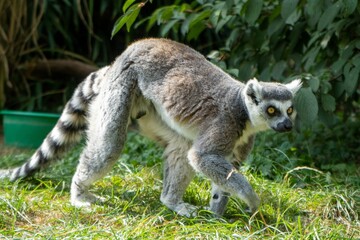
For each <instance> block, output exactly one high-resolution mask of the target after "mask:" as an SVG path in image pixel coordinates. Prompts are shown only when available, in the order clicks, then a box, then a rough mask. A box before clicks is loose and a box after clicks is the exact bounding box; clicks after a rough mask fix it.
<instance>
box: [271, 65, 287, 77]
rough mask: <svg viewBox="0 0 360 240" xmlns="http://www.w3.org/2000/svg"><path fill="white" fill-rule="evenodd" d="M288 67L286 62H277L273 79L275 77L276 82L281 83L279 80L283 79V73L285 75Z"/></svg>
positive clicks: (272, 73) (272, 75)
mask: <svg viewBox="0 0 360 240" xmlns="http://www.w3.org/2000/svg"><path fill="white" fill-rule="evenodd" d="M286 67H287V64H286V62H285V61H279V62H277V63H276V64H275V65H274V67H273V69H272V71H271V77H273V78H274V79H275V80H276V81H279V79H282V78H283V73H284V71H285V69H286Z"/></svg>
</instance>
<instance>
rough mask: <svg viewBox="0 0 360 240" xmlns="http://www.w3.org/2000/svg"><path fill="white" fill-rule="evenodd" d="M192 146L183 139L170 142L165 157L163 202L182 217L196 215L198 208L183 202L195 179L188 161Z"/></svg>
mask: <svg viewBox="0 0 360 240" xmlns="http://www.w3.org/2000/svg"><path fill="white" fill-rule="evenodd" d="M190 147H191V144H190V143H189V142H188V141H187V140H186V139H184V138H183V137H180V136H177V137H174V138H173V139H172V140H170V142H169V144H168V145H167V147H166V149H165V152H164V157H165V162H164V176H163V191H162V194H161V202H162V203H163V204H164V205H165V206H167V207H168V208H170V209H171V210H173V211H175V212H176V213H177V214H179V215H181V216H187V217H190V216H192V215H194V213H195V210H196V207H195V206H192V205H190V204H188V203H185V202H184V201H183V195H184V193H185V190H186V188H187V187H188V185H189V183H190V182H191V180H192V179H193V177H194V174H195V172H194V170H193V168H192V167H191V166H190V164H189V162H188V159H187V152H188V150H189V149H190Z"/></svg>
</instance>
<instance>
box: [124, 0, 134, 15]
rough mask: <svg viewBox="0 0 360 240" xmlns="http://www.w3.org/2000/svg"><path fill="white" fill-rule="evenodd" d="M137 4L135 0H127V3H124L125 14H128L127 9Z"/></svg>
mask: <svg viewBox="0 0 360 240" xmlns="http://www.w3.org/2000/svg"><path fill="white" fill-rule="evenodd" d="M134 2H135V0H127V1H126V2H125V3H124V6H123V8H122V10H123V12H124V13H125V12H126V9H128V8H129V7H130V6H131V4H133V3H134Z"/></svg>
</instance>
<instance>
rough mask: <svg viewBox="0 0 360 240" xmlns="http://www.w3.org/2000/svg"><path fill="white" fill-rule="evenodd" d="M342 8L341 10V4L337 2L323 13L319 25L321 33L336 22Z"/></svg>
mask: <svg viewBox="0 0 360 240" xmlns="http://www.w3.org/2000/svg"><path fill="white" fill-rule="evenodd" d="M340 8H341V6H340V3H339V2H336V3H334V4H332V5H331V6H329V7H328V8H327V9H326V10H325V12H323V14H322V15H321V17H320V20H319V22H318V25H317V28H318V30H319V31H322V30H323V29H325V28H327V27H328V26H329V25H330V24H331V23H332V22H333V21H334V19H335V17H336V16H337V14H338V12H339V10H340Z"/></svg>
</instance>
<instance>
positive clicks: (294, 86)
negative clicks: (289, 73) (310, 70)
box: [285, 79, 302, 96]
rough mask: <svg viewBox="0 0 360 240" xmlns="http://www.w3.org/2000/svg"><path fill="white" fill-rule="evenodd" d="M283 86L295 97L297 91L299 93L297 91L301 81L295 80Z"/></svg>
mask: <svg viewBox="0 0 360 240" xmlns="http://www.w3.org/2000/svg"><path fill="white" fill-rule="evenodd" d="M285 86H286V87H287V89H289V90H290V92H291V93H292V95H293V96H295V94H296V93H297V91H299V89H300V88H301V86H302V81H301V79H295V80H293V81H292V82H291V83H288V84H285Z"/></svg>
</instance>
